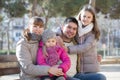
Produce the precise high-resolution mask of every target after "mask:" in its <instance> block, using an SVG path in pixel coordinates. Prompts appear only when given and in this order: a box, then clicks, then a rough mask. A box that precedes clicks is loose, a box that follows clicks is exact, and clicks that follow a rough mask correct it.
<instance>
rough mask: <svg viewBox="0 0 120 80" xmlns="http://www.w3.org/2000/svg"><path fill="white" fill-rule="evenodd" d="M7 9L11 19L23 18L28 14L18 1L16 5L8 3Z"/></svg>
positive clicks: (18, 0)
mask: <svg viewBox="0 0 120 80" xmlns="http://www.w3.org/2000/svg"><path fill="white" fill-rule="evenodd" d="M5 8H6V10H7V12H8V13H9V14H10V16H11V17H21V16H23V15H24V14H25V13H26V12H27V11H26V9H25V7H24V4H23V3H22V2H21V0H16V2H15V3H8V4H7V5H5Z"/></svg>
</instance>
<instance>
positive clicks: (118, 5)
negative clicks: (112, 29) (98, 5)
mask: <svg viewBox="0 0 120 80" xmlns="http://www.w3.org/2000/svg"><path fill="white" fill-rule="evenodd" d="M109 13H110V16H111V17H112V18H115V19H118V18H119V19H120V1H116V2H115V3H114V4H113V7H112V8H111V9H110V11H109Z"/></svg>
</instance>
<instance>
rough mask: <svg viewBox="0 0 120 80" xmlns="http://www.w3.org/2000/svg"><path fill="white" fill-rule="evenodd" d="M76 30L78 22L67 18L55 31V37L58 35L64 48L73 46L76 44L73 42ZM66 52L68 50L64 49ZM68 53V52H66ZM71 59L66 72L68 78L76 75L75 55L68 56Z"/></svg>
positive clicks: (72, 18)
mask: <svg viewBox="0 0 120 80" xmlns="http://www.w3.org/2000/svg"><path fill="white" fill-rule="evenodd" d="M77 30H78V21H77V20H76V19H75V18H74V17H68V18H66V19H65V21H64V24H63V26H62V27H61V29H59V30H57V32H56V33H57V35H59V36H60V37H61V38H62V40H63V42H64V45H65V46H70V45H75V44H76V42H75V40H74V37H75V35H76V34H77ZM66 50H68V49H67V48H66ZM68 52H69V50H68ZM69 57H70V59H71V68H70V69H69V71H68V72H67V74H68V76H74V75H75V74H76V65H77V64H76V62H77V55H76V54H73V55H69Z"/></svg>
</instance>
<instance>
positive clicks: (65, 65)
mask: <svg viewBox="0 0 120 80" xmlns="http://www.w3.org/2000/svg"><path fill="white" fill-rule="evenodd" d="M42 46H43V42H42V41H40V43H39V48H38V52H37V64H38V65H47V66H50V65H48V64H47V63H46V61H45V57H44V55H43V53H42ZM57 53H58V55H59V58H60V60H61V61H62V63H61V64H60V65H59V68H61V69H62V70H63V72H64V73H66V72H67V71H68V70H69V68H70V65H71V62H70V58H69V56H68V53H67V52H66V51H65V50H64V48H62V47H59V49H58V50H57ZM65 75H66V74H65Z"/></svg>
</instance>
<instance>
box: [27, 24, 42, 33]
mask: <svg viewBox="0 0 120 80" xmlns="http://www.w3.org/2000/svg"><path fill="white" fill-rule="evenodd" d="M29 29H30V33H35V34H38V35H41V34H42V33H43V31H44V26H38V25H34V24H31V25H29Z"/></svg>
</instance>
